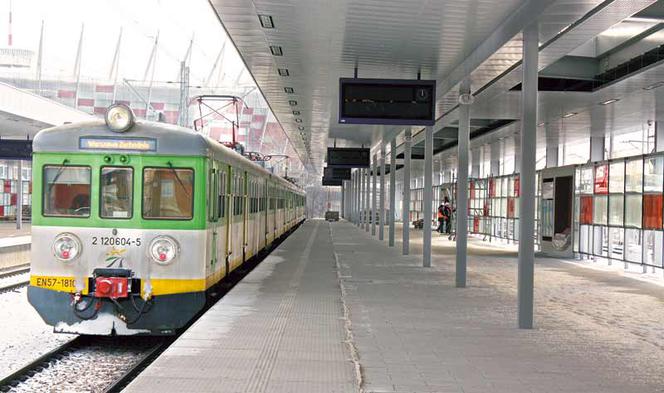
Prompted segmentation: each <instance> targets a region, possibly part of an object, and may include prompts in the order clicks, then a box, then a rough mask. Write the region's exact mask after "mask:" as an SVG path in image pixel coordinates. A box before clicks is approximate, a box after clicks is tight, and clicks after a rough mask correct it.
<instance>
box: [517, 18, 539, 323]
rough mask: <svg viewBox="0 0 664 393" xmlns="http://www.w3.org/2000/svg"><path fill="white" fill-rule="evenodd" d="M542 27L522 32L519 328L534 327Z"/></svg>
mask: <svg viewBox="0 0 664 393" xmlns="http://www.w3.org/2000/svg"><path fill="white" fill-rule="evenodd" d="M538 64H539V28H538V25H537V23H533V24H531V25H530V26H528V27H526V28H525V29H524V30H523V89H522V91H521V166H520V170H519V172H520V183H521V191H520V193H519V234H520V236H519V237H520V239H519V268H518V308H519V328H521V329H532V327H533V281H534V278H535V272H534V263H535V249H534V247H535V242H534V239H533V233H534V230H535V228H534V227H535V160H536V156H535V147H536V139H537V138H536V136H537V73H538Z"/></svg>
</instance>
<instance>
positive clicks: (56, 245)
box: [53, 233, 83, 262]
mask: <svg viewBox="0 0 664 393" xmlns="http://www.w3.org/2000/svg"><path fill="white" fill-rule="evenodd" d="M82 249H83V246H82V245H81V240H80V239H79V238H78V237H77V236H76V235H74V234H73V233H61V234H59V235H58V236H56V237H55V240H53V255H55V258H56V259H57V260H58V261H60V262H71V261H73V260H75V259H76V258H78V257H79V256H80V255H81V251H82Z"/></svg>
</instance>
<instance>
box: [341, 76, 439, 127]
mask: <svg viewBox="0 0 664 393" xmlns="http://www.w3.org/2000/svg"><path fill="white" fill-rule="evenodd" d="M435 117H436V81H434V80H409V79H361V78H340V79H339V123H341V124H386V125H412V126H432V125H434V123H435V121H436V119H435Z"/></svg>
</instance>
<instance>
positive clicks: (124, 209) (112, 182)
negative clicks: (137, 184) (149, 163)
mask: <svg viewBox="0 0 664 393" xmlns="http://www.w3.org/2000/svg"><path fill="white" fill-rule="evenodd" d="M100 191H101V198H100V201H101V202H100V203H101V204H100V213H99V216H100V217H101V218H120V219H129V218H131V217H132V215H133V209H132V205H133V195H134V169H133V168H127V167H108V166H107V167H102V168H101V187H100Z"/></svg>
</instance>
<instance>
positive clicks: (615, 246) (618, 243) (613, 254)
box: [609, 228, 625, 259]
mask: <svg viewBox="0 0 664 393" xmlns="http://www.w3.org/2000/svg"><path fill="white" fill-rule="evenodd" d="M624 238H625V230H624V229H623V228H609V247H610V254H609V258H613V259H623V250H624V247H625V241H624Z"/></svg>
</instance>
